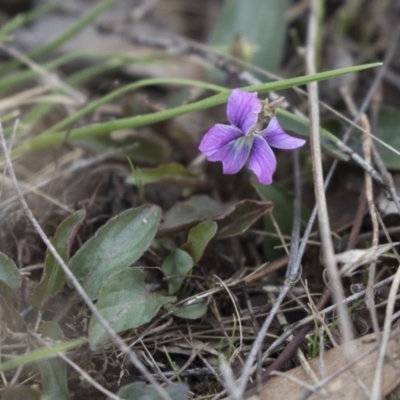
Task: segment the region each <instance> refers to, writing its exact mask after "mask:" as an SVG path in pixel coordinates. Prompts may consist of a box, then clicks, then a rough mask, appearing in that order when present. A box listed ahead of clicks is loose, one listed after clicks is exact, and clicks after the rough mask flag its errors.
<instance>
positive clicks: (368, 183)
mask: <svg viewBox="0 0 400 400" xmlns="http://www.w3.org/2000/svg"><path fill="white" fill-rule="evenodd" d="M361 125H362V126H363V127H364V129H365V130H370V129H371V127H370V124H369V121H368V119H367V116H366V115H365V114H364V115H363V116H362V118H361ZM363 136H364V137H363V139H364V140H363V152H364V158H365V161H366V162H367V163H369V164H371V147H372V140H371V136H370V135H363ZM365 191H366V196H367V201H368V208H369V213H370V215H371V221H372V227H373V237H372V246H377V245H378V244H379V234H378V231H379V222H378V218H377V213H376V209H375V204H374V193H373V184H372V179H371V176H370V175H368V174H367V173H366V174H365ZM375 271H376V261H374V262H372V263H371V264H370V266H369V274H368V285H367V303H368V308H369V311H370V314H371V320H372V326H373V328H374V332H375V334H376V335H378V334H379V323H378V316H377V314H376V309H375V299H374V289H373V285H374V282H375ZM377 339H378V337H377Z"/></svg>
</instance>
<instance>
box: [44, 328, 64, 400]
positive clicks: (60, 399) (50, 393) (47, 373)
mask: <svg viewBox="0 0 400 400" xmlns="http://www.w3.org/2000/svg"><path fill="white" fill-rule="evenodd" d="M39 333H41V334H42V337H47V338H51V339H53V340H60V339H62V338H63V336H64V335H63V332H62V330H61V328H60V327H59V326H58V325H57V324H56V323H55V322H46V323H44V324H43V325H42V326H41V327H40V328H39ZM37 364H38V367H39V369H40V375H41V376H42V386H43V391H44V393H45V394H46V396H47V397H48V398H49V399H57V400H69V399H70V398H71V396H70V394H69V390H68V380H67V366H66V364H65V361H64V360H62V359H61V358H59V357H56V358H53V357H52V358H47V359H45V360H42V361H38V363H37Z"/></svg>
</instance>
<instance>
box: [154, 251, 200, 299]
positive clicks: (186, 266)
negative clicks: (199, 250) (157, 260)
mask: <svg viewBox="0 0 400 400" xmlns="http://www.w3.org/2000/svg"><path fill="white" fill-rule="evenodd" d="M192 268H193V260H192V257H190V255H189V254H188V253H186V251H183V250H181V249H175V250H173V251H172V252H171V254H169V255H168V256H167V257H166V258H165V260H164V262H163V264H162V266H161V271H162V272H163V274H164V275H165V277H166V278H167V282H168V294H170V295H173V294H176V293H177V292H178V291H179V289H180V287H181V286H182V284H183V282H184V280H185V277H186V275H187V274H188V273H189V272H190V271H191V270H192Z"/></svg>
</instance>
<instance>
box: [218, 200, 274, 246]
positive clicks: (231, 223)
mask: <svg viewBox="0 0 400 400" xmlns="http://www.w3.org/2000/svg"><path fill="white" fill-rule="evenodd" d="M271 208H272V204H271V202H269V201H256V200H243V201H241V202H240V203H237V204H236V205H235V207H234V209H233V210H232V211H231V212H230V213H228V214H226V215H224V216H222V217H220V218H218V219H216V221H217V223H218V233H217V238H219V239H221V238H227V237H232V236H237V235H241V234H242V233H244V232H245V231H247V229H249V228H250V227H251V226H252V225H253V224H254V223H255V222H256V221H257V220H258V219H259V218H260V217H262V216H263V215H266V214H268V213H269V212H270V211H271Z"/></svg>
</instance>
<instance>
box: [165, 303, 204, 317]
mask: <svg viewBox="0 0 400 400" xmlns="http://www.w3.org/2000/svg"><path fill="white" fill-rule="evenodd" d="M165 308H166V309H167V310H168V311H169V312H171V313H172V315H175V317H178V318H183V319H198V318H201V317H202V316H203V315H204V314H205V313H206V312H207V304H206V302H205V301H203V300H199V301H196V302H195V303H192V304H189V305H184V306H174V305H172V304H167V305H166V307H165Z"/></svg>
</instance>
